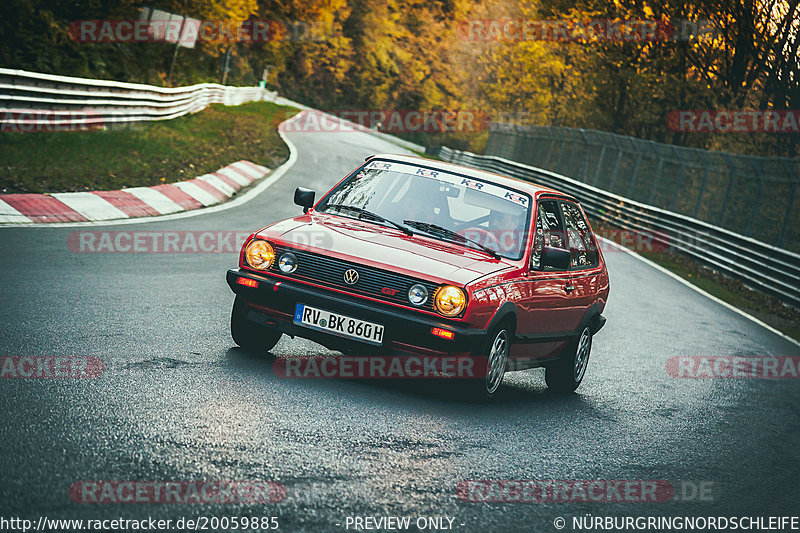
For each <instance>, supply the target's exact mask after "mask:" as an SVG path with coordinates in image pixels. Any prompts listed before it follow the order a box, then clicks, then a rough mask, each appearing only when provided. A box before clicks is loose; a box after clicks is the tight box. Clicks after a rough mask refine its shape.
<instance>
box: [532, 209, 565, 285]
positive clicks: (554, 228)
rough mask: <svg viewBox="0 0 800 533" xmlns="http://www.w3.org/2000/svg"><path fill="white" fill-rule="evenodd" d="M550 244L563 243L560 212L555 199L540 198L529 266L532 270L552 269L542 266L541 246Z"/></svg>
mask: <svg viewBox="0 0 800 533" xmlns="http://www.w3.org/2000/svg"><path fill="white" fill-rule="evenodd" d="M545 246H552V247H553V248H563V249H565V250H566V245H565V243H564V224H563V223H562V221H561V213H560V209H559V208H558V202H557V201H555V200H541V201H539V205H538V207H537V209H536V235H534V238H533V251H532V254H531V268H532V269H533V270H552V269H551V268H549V267H548V268H547V269H543V268H542V261H541V259H542V248H543V247H545Z"/></svg>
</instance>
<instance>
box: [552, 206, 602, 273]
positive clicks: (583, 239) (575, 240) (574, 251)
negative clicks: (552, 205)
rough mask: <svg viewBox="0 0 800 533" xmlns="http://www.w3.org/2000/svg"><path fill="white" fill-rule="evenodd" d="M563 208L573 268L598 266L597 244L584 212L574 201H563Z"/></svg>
mask: <svg viewBox="0 0 800 533" xmlns="http://www.w3.org/2000/svg"><path fill="white" fill-rule="evenodd" d="M561 209H562V211H563V213H564V226H565V227H566V230H567V231H566V235H567V246H568V249H569V251H570V255H571V256H572V257H571V261H570V265H571V267H572V270H580V269H584V268H592V267H596V266H597V265H598V264H599V263H600V258H599V256H598V253H597V245H596V244H595V240H594V237H593V236H592V232H591V230H590V229H589V224H588V223H587V222H586V219H585V218H584V216H583V213H581V210H580V209H579V208H578V206H577V205H576V204H574V203H572V202H561Z"/></svg>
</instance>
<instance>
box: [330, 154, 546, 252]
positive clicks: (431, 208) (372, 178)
mask: <svg viewBox="0 0 800 533" xmlns="http://www.w3.org/2000/svg"><path fill="white" fill-rule="evenodd" d="M530 205H531V198H530V196H528V195H527V194H524V193H521V192H519V191H517V190H514V189H509V188H506V187H502V186H499V185H496V184H493V183H490V182H487V181H482V180H478V179H476V178H471V177H464V176H459V175H456V174H450V173H447V172H443V171H441V170H437V169H429V168H425V167H418V166H415V165H409V164H404V163H397V162H388V161H380V160H378V161H375V160H372V161H370V162H369V163H367V164H365V165H364V166H363V167H362V168H361V169H359V170H358V172H356V173H355V174H353V176H352V177H351V178H350V179H348V180H346V181H344V182H343V183H341V184H340V185H339V186H338V187H336V189H334V190H333V191H332V192H331V193H330V194H329V195H328V196H326V197H325V198H324V199H323V201H322V202H321V203H320V205H319V206H318V207H317V210H318V211H322V212H327V213H334V214H337V215H342V216H348V217H354V218H361V219H363V220H367V221H370V222H374V223H382V224H387V225H390V226H393V227H399V226H404V227H405V228H407V229H408V230H410V231H412V232H414V233H419V234H423V235H425V236H428V237H432V238H434V239H439V240H443V241H447V242H454V243H457V244H461V245H463V246H467V247H470V248H474V249H484V250H488V251H489V252H490V253H492V254H493V255H495V253H496V255H499V256H502V257H505V258H508V259H514V260H518V259H521V258H522V255H523V252H524V243H525V241H526V239H527V227H528V221H529V212H530Z"/></svg>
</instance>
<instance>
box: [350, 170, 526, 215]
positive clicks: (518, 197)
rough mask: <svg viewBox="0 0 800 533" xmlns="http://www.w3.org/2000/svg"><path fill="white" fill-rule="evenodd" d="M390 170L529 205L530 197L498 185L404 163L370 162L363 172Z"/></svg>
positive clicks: (524, 205) (523, 205)
mask: <svg viewBox="0 0 800 533" xmlns="http://www.w3.org/2000/svg"><path fill="white" fill-rule="evenodd" d="M373 169H376V170H391V171H394V172H402V173H403V174H411V175H414V176H422V177H424V178H430V179H435V180H438V181H443V182H445V183H448V184H450V185H457V186H461V187H466V188H468V189H475V190H477V191H480V192H483V193H486V194H489V195H491V196H494V197H496V198H501V199H503V200H506V201H507V202H511V203H513V204H516V205H521V206H522V207H525V208H527V207H528V206H529V205H530V197H529V196H528V195H525V194H520V193H519V192H516V191H514V190H512V189H506V188H505V187H500V186H499V185H494V184H493V183H489V182H486V181H480V180H478V179H474V178H465V177H463V176H458V175H456V174H450V173H449V172H446V171H443V170H434V169H430V168H423V167H418V166H415V165H407V164H405V163H394V162H389V161H376V160H373V161H370V162H369V163H368V164H367V165H366V166H365V167H364V170H373Z"/></svg>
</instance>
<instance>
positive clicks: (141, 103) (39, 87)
mask: <svg viewBox="0 0 800 533" xmlns="http://www.w3.org/2000/svg"><path fill="white" fill-rule="evenodd" d="M276 97H277V93H274V92H270V91H267V90H266V89H262V88H259V87H228V86H224V85H218V84H216V83H201V84H198V85H191V86H188V87H166V88H165V87H155V86H152V85H143V84H138V83H126V82H119V81H106V80H93V79H86V78H73V77H69V76H56V75H52V74H40V73H35V72H27V71H24V70H12V69H4V68H0V128H2V129H3V130H11V131H25V130H31V129H43V128H42V127H43V126H52V127H57V128H80V127H101V126H118V125H124V124H129V123H134V122H149V121H155V120H170V119H173V118H177V117H180V116H183V115H186V114H189V113H197V112H198V111H202V110H203V109H205V108H206V107H208V106H209V105H210V104H224V105H239V104H243V103H245V102H253V101H261V100H266V101H274V100H275V98H276Z"/></svg>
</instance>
